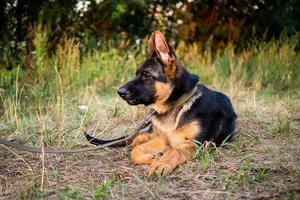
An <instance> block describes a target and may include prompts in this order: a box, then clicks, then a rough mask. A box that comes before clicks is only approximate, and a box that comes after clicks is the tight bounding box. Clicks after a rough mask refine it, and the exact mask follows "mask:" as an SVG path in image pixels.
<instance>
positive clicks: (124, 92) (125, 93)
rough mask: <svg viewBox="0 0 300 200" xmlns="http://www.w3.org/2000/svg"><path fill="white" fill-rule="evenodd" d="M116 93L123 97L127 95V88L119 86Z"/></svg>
mask: <svg viewBox="0 0 300 200" xmlns="http://www.w3.org/2000/svg"><path fill="white" fill-rule="evenodd" d="M118 94H119V95H120V96H121V97H123V98H125V97H126V96H127V94H128V90H126V89H125V88H120V89H118Z"/></svg>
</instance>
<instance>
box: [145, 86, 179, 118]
mask: <svg viewBox="0 0 300 200" xmlns="http://www.w3.org/2000/svg"><path fill="white" fill-rule="evenodd" d="M155 91H156V94H155V96H156V101H155V103H153V104H151V105H149V107H150V108H153V109H154V110H156V111H157V112H158V113H165V112H167V111H168V110H169V106H168V105H166V104H165V103H166V101H167V99H168V98H169V97H170V95H171V93H172V91H173V87H172V86H171V84H169V83H163V82H159V81H157V82H155Z"/></svg>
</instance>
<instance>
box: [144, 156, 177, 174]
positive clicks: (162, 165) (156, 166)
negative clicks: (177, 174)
mask: <svg viewBox="0 0 300 200" xmlns="http://www.w3.org/2000/svg"><path fill="white" fill-rule="evenodd" d="M172 171H173V167H172V166H171V165H170V164H168V163H166V162H163V161H160V160H154V161H153V162H152V163H151V165H150V166H149V168H148V176H153V175H154V174H155V173H157V174H163V175H165V174H170V173H171V172H172Z"/></svg>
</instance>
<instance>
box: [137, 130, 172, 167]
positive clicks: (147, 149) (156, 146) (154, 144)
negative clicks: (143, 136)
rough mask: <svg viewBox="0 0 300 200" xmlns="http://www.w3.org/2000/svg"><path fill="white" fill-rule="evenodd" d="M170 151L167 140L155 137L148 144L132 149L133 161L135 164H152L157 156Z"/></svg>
mask: <svg viewBox="0 0 300 200" xmlns="http://www.w3.org/2000/svg"><path fill="white" fill-rule="evenodd" d="M168 149H169V146H168V145H167V141H166V139H165V138H164V137H159V136H158V135H155V136H154V137H153V138H152V139H151V140H149V141H148V142H145V143H142V144H140V145H138V146H136V147H134V148H133V149H132V151H131V160H132V161H133V163H135V164H151V163H152V161H153V159H155V155H156V154H158V153H164V152H166V151H167V150H168Z"/></svg>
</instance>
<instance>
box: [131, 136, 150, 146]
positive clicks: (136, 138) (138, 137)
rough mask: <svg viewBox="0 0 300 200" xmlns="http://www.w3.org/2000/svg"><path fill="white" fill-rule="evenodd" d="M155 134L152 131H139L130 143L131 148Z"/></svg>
mask: <svg viewBox="0 0 300 200" xmlns="http://www.w3.org/2000/svg"><path fill="white" fill-rule="evenodd" d="M154 136H155V135H154V134H153V133H141V134H139V135H138V136H136V137H135V138H134V139H133V141H132V143H131V144H130V145H131V147H132V148H134V147H136V146H137V145H140V144H143V143H146V142H148V141H149V140H151V139H152V138H153V137H154Z"/></svg>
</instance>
